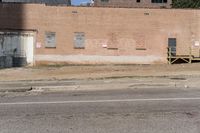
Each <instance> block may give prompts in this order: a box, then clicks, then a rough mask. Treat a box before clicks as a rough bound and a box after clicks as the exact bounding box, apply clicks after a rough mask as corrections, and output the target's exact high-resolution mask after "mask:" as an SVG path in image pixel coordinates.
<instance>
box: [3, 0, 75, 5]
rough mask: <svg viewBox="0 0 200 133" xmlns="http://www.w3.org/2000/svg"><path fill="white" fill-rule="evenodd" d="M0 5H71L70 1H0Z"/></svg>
mask: <svg viewBox="0 0 200 133" xmlns="http://www.w3.org/2000/svg"><path fill="white" fill-rule="evenodd" d="M0 3H23V4H27V3H34V4H36V3H37V4H47V5H71V0H0Z"/></svg>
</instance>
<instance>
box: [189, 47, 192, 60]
mask: <svg viewBox="0 0 200 133" xmlns="http://www.w3.org/2000/svg"><path fill="white" fill-rule="evenodd" d="M189 50H190V54H189V63H190V64H191V63H192V48H191V47H190V48H189Z"/></svg>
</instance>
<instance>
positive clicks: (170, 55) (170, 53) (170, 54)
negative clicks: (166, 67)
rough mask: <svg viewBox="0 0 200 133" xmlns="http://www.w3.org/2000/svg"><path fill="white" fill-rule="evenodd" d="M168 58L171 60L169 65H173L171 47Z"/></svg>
mask: <svg viewBox="0 0 200 133" xmlns="http://www.w3.org/2000/svg"><path fill="white" fill-rule="evenodd" d="M168 58H169V64H171V63H172V49H171V47H169V48H168Z"/></svg>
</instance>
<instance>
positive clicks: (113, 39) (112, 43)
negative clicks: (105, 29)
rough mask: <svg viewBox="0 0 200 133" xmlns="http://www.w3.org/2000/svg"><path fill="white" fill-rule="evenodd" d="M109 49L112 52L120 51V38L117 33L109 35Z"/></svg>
mask: <svg viewBox="0 0 200 133" xmlns="http://www.w3.org/2000/svg"><path fill="white" fill-rule="evenodd" d="M108 37H109V40H108V49H110V50H118V38H117V34H116V33H110V34H108Z"/></svg>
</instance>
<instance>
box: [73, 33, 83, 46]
mask: <svg viewBox="0 0 200 133" xmlns="http://www.w3.org/2000/svg"><path fill="white" fill-rule="evenodd" d="M74 48H77V49H83V48H85V33H84V32H75V33H74Z"/></svg>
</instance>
